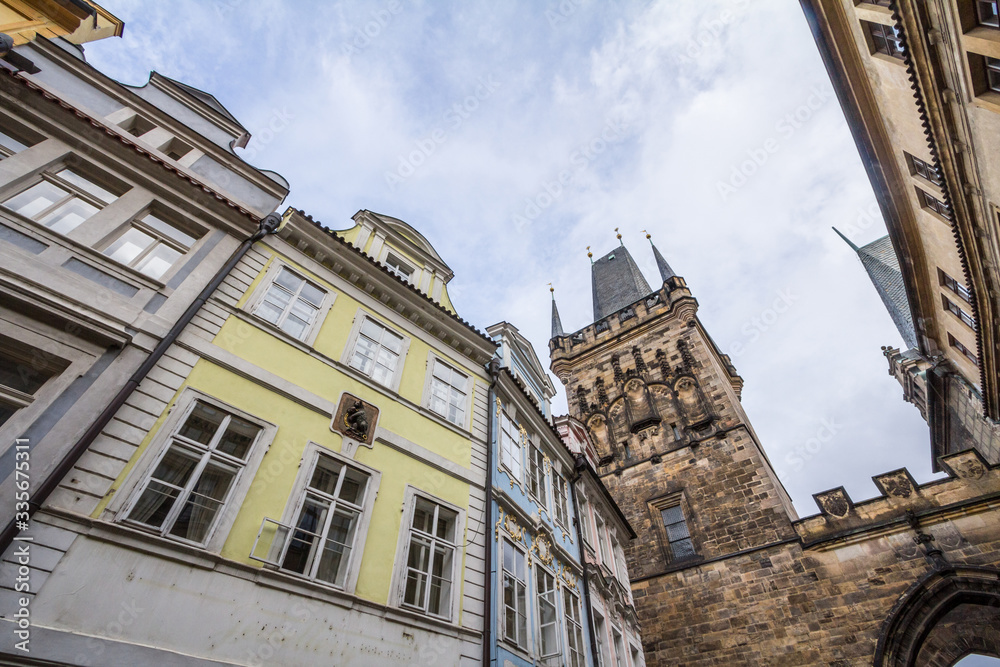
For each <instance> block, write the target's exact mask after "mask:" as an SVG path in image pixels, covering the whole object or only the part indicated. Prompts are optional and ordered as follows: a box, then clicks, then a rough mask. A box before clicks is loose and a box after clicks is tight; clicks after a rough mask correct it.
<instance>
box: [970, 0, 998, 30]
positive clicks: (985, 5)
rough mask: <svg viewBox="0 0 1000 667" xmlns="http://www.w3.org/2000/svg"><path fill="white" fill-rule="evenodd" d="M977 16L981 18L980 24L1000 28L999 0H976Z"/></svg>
mask: <svg viewBox="0 0 1000 667" xmlns="http://www.w3.org/2000/svg"><path fill="white" fill-rule="evenodd" d="M976 18H977V19H978V20H979V25H982V26H986V27H988V28H1000V19H998V13H997V0H976Z"/></svg>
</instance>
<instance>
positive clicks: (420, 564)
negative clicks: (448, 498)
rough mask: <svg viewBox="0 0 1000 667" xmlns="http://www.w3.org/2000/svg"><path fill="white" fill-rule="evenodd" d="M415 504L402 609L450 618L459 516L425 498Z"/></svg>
mask: <svg viewBox="0 0 1000 667" xmlns="http://www.w3.org/2000/svg"><path fill="white" fill-rule="evenodd" d="M414 502H415V503H416V505H415V507H414V510H413V521H412V522H411V524H410V540H409V548H408V550H407V557H406V584H405V589H404V593H403V605H404V606H407V607H413V608H415V609H418V610H420V611H423V612H425V613H427V614H430V615H432V616H439V617H442V618H450V617H451V593H452V586H453V585H454V579H455V565H456V558H455V550H456V540H457V525H458V514H457V513H456V512H454V511H452V510H450V509H448V508H446V507H443V506H441V505H439V504H437V503H434V502H431V501H430V500H427V499H425V498H421V497H417V498H416V499H415V500H414Z"/></svg>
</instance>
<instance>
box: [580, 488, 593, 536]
mask: <svg viewBox="0 0 1000 667" xmlns="http://www.w3.org/2000/svg"><path fill="white" fill-rule="evenodd" d="M577 521H579V522H580V532H582V533H583V541H584V542H586V543H587V545H588V546H590V548H594V530H593V527H592V526H591V524H590V501H588V500H587V498H586V497H585V496H583V495H581V497H580V512H579V516H578V517H577Z"/></svg>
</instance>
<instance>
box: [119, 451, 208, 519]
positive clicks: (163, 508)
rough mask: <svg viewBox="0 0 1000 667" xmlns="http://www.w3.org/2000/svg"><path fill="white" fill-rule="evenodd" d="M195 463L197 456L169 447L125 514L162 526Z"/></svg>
mask: <svg viewBox="0 0 1000 667" xmlns="http://www.w3.org/2000/svg"><path fill="white" fill-rule="evenodd" d="M197 465H198V459H197V458H196V457H193V456H191V455H189V454H186V453H184V452H182V451H180V450H178V449H176V448H171V449H170V450H169V451H168V452H167V453H166V455H164V457H163V458H162V459H161V460H160V463H159V464H158V465H157V466H156V470H154V471H153V475H152V478H151V479H150V481H149V484H148V485H147V486H146V489H145V490H144V491H143V492H142V495H141V496H140V497H139V501H138V502H137V503H136V504H135V507H133V508H132V511H131V512H130V513H129V516H128V518H129V519H132V520H133V521H139V522H141V523H144V524H147V525H149V526H154V527H156V528H159V527H160V526H162V525H163V521H164V519H166V518H167V514H169V513H170V510H171V509H172V508H173V506H174V501H175V500H177V496H178V495H180V492H181V489H182V488H183V487H184V486H185V485H186V484H187V482H188V479H189V478H190V477H191V473H192V471H194V469H195V466H197Z"/></svg>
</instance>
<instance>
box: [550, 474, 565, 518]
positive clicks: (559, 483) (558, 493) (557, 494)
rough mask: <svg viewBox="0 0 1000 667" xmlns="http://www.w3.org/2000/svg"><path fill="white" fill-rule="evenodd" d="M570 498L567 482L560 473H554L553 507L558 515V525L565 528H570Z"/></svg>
mask: <svg viewBox="0 0 1000 667" xmlns="http://www.w3.org/2000/svg"><path fill="white" fill-rule="evenodd" d="M568 496H569V489H568V488H567V487H566V480H565V479H564V478H563V476H562V475H560V474H559V473H557V472H555V471H552V507H553V508H554V511H555V514H556V523H558V524H559V525H560V526H563V527H564V528H567V527H569V506H568V504H567V498H568Z"/></svg>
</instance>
